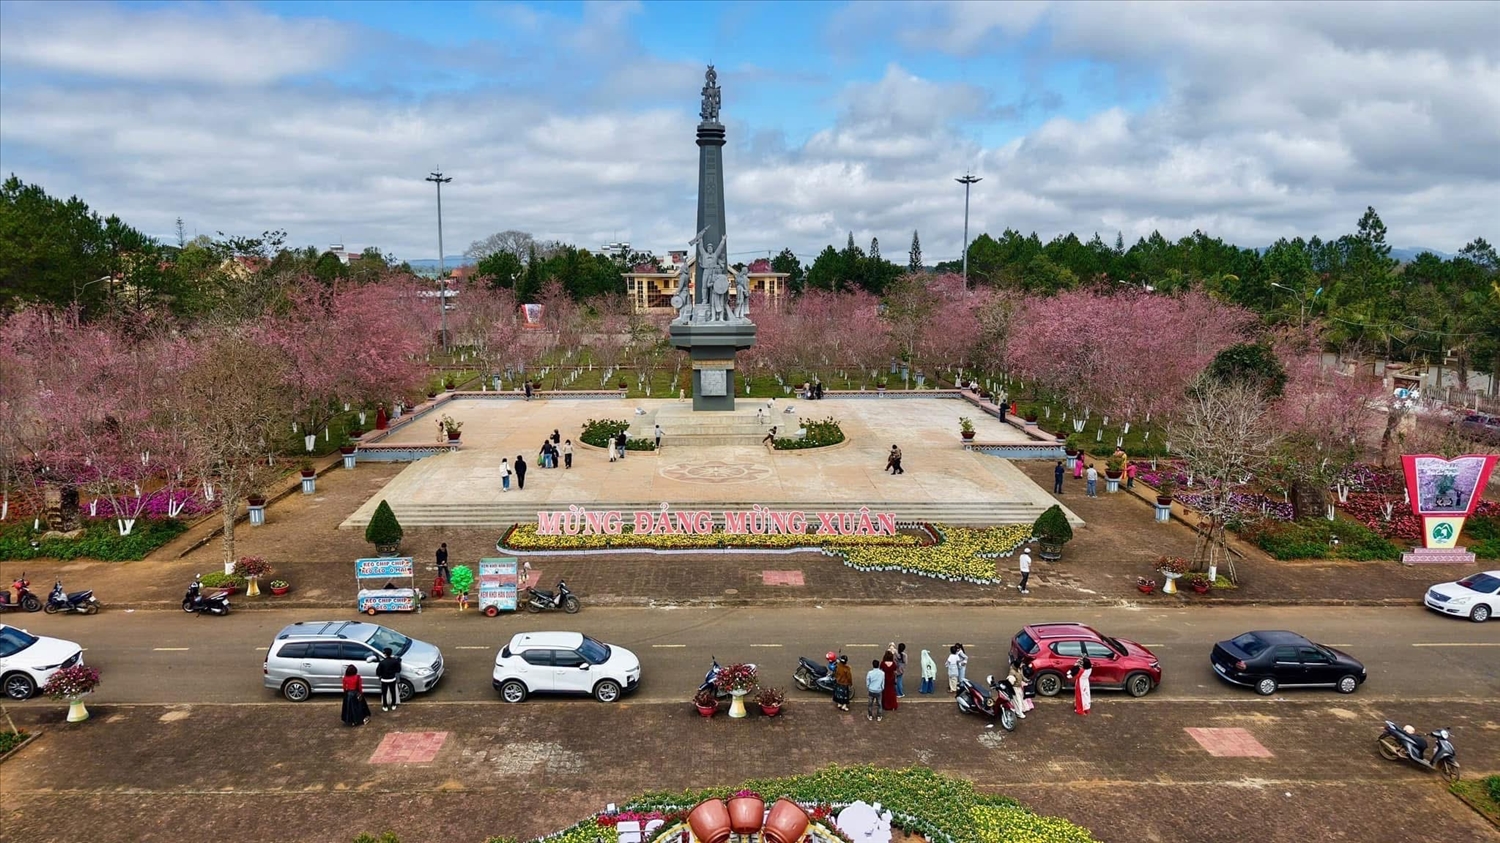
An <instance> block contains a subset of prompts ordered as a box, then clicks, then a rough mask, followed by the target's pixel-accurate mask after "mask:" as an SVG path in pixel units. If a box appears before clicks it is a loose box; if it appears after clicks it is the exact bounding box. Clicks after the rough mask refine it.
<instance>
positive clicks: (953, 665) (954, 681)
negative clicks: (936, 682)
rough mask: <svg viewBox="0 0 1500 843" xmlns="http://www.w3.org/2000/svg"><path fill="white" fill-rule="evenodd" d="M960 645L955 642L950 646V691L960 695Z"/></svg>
mask: <svg viewBox="0 0 1500 843" xmlns="http://www.w3.org/2000/svg"><path fill="white" fill-rule="evenodd" d="M958 661H959V659H958V645H957V644H954V645H953V646H952V647H949V648H948V660H947V662H946V667H947V668H948V693H950V694H953V695H954V696H958V670H959V667H958Z"/></svg>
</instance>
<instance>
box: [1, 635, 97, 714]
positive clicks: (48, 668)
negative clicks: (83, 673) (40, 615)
mask: <svg viewBox="0 0 1500 843" xmlns="http://www.w3.org/2000/svg"><path fill="white" fill-rule="evenodd" d="M75 664H83V648H82V647H80V646H78V645H77V644H74V643H73V642H72V641H64V640H62V639H61V638H48V637H47V636H45V635H32V634H31V633H29V632H27V631H26V630H24V629H19V628H17V627H14V626H7V625H5V624H3V623H0V688H3V689H4V691H5V696H7V697H9V698H11V699H13V700H24V699H26V698H28V697H30V696H31V695H32V694H35V693H36V691H37V689H38V688H40V687H42V686H43V685H45V684H47V680H48V679H51V678H52V674H54V673H56V672H58V671H59V670H62V669H63V668H65V667H72V666H73V665H75Z"/></svg>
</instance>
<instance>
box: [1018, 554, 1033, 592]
mask: <svg viewBox="0 0 1500 843" xmlns="http://www.w3.org/2000/svg"><path fill="white" fill-rule="evenodd" d="M1017 561H1018V562H1019V564H1020V566H1021V584H1020V585H1018V586H1016V589H1017V590H1018V591H1020V592H1021V593H1022V594H1030V593H1031V590H1030V589H1028V588H1027V587H1026V583H1027V582H1028V581H1029V580H1030V579H1031V548H1029V547H1027V548H1022V549H1021V558H1020V559H1019V560H1017Z"/></svg>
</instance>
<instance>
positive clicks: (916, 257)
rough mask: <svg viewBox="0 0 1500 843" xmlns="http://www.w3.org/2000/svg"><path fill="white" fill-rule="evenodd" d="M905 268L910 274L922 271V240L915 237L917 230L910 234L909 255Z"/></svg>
mask: <svg viewBox="0 0 1500 843" xmlns="http://www.w3.org/2000/svg"><path fill="white" fill-rule="evenodd" d="M906 268H907V269H908V270H910V271H911V272H921V271H922V240H921V238H919V237H917V230H916V229H912V232H911V253H910V255H909V256H908V260H907V262H906Z"/></svg>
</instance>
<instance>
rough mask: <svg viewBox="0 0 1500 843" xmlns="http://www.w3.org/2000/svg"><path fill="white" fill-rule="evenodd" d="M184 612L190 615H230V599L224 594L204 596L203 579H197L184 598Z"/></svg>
mask: <svg viewBox="0 0 1500 843" xmlns="http://www.w3.org/2000/svg"><path fill="white" fill-rule="evenodd" d="M182 611H184V612H187V613H188V614H190V615H191V614H195V613H196V614H203V613H205V612H206V613H208V614H210V615H227V614H229V597H228V596H226V595H223V594H212V595H208V596H204V594H203V579H202V578H201V577H195V578H194V579H193V582H192V584H191V585H189V586H188V590H187V594H184V595H183V596H182Z"/></svg>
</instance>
